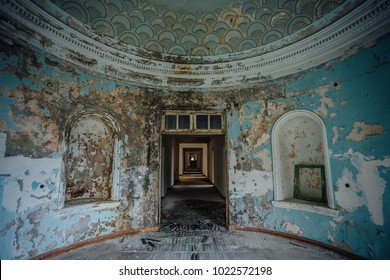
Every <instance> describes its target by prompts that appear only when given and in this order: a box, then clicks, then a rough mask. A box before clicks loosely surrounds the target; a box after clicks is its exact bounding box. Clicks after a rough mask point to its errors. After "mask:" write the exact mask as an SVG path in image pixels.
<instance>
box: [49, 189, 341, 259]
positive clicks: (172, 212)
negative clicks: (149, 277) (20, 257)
mask: <svg viewBox="0 0 390 280" xmlns="http://www.w3.org/2000/svg"><path fill="white" fill-rule="evenodd" d="M225 217H226V207H225V199H224V198H222V196H221V195H220V194H219V193H218V191H217V190H216V189H215V188H214V187H204V186H203V187H201V186H198V187H188V188H184V187H180V188H172V189H171V190H169V192H168V195H167V196H166V197H165V198H163V199H162V213H161V226H160V228H161V230H160V232H151V233H141V234H137V235H132V236H123V237H119V238H115V239H111V240H106V241H103V242H101V243H98V244H92V245H88V246H85V247H82V248H78V249H75V250H72V251H69V252H66V253H63V254H62V255H59V256H56V257H53V258H52V259H61V260H70V259H72V260H125V259H126V260H127V259H129V260H205V259H213V260H228V259H233V260H234V259H236V260H237V259H239V260H247V259H251V260H260V259H261V260H283V259H288V260H290V259H291V260H293V259H296V260H319V259H325V260H333V259H345V257H344V256H341V255H338V254H336V253H335V252H333V251H328V250H326V249H323V248H321V247H317V246H314V245H311V244H308V243H304V242H300V241H296V240H291V239H287V238H283V237H278V236H274V235H270V234H265V233H257V232H244V231H228V230H227V228H226V218H225Z"/></svg>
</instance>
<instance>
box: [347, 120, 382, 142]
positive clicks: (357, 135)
mask: <svg viewBox="0 0 390 280" xmlns="http://www.w3.org/2000/svg"><path fill="white" fill-rule="evenodd" d="M384 132H385V129H384V127H383V126H382V125H380V124H366V123H364V122H355V123H354V124H353V129H352V131H351V132H350V133H349V134H348V135H347V137H346V138H347V139H350V140H353V141H356V142H358V141H363V140H367V136H373V135H380V134H383V133H384Z"/></svg>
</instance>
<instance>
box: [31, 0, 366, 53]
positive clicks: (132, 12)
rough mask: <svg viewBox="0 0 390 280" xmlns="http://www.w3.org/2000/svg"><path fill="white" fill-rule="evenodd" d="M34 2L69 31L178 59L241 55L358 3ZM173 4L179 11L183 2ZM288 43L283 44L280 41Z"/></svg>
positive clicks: (349, 0) (329, 0)
mask: <svg viewBox="0 0 390 280" xmlns="http://www.w3.org/2000/svg"><path fill="white" fill-rule="evenodd" d="M34 1H35V2H36V3H37V4H38V5H40V6H41V7H42V8H43V9H45V10H46V11H47V12H48V13H50V14H52V15H55V16H56V18H58V19H60V20H61V21H62V22H64V23H66V22H67V21H68V22H69V19H70V18H71V19H72V23H73V25H72V27H73V28H76V30H78V31H80V32H81V33H84V30H85V28H84V26H87V27H88V29H90V30H92V31H93V32H94V33H95V34H99V35H102V36H105V37H109V38H111V39H114V40H117V41H119V42H120V43H121V44H123V45H126V44H128V45H132V46H135V47H138V48H142V49H145V50H148V51H155V52H159V53H165V54H170V55H181V56H209V55H224V54H229V53H236V52H242V51H245V50H248V49H253V48H257V47H259V46H264V45H269V44H271V43H273V42H275V41H277V40H280V39H282V38H286V37H288V36H290V35H292V34H295V33H297V32H298V31H302V30H306V34H307V35H309V34H310V33H314V32H315V31H317V30H319V29H321V28H323V27H324V26H326V25H328V24H330V23H331V22H332V20H324V21H321V22H320V21H318V20H319V19H320V18H323V17H324V16H327V15H329V14H332V15H333V16H339V17H340V16H342V15H344V14H346V13H347V12H349V11H350V10H352V9H353V8H354V7H356V6H358V5H359V4H360V3H361V2H362V0H311V1H307V0H297V1H286V0H277V1H248V0H246V1H235V0H231V1H226V0H225V3H226V4H225V5H226V6H225V7H224V8H222V9H215V10H209V7H208V6H210V5H208V6H207V4H206V5H205V8H204V12H202V13H195V12H192V11H183V10H182V9H175V8H173V7H172V6H173V4H174V3H173V2H175V1H169V2H168V3H161V4H162V5H164V6H158V5H156V4H155V3H151V2H149V1H126V2H121V1H114V0H95V1H93V2H92V1H88V0H50V1H49V0H46V1H42V0H34ZM39 2H40V4H39ZM175 3H176V5H177V6H179V7H180V5H183V3H184V2H183V1H176V2H175ZM178 3H180V4H179V5H178ZM165 5H168V7H166V6H165ZM191 5H193V3H191V4H189V6H191ZM314 22H316V24H315V25H314V24H313V23H314ZM309 27H310V28H309ZM84 34H85V33H84ZM288 41H289V40H284V43H285V44H287V43H288Z"/></svg>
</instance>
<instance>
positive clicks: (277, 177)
mask: <svg viewBox="0 0 390 280" xmlns="http://www.w3.org/2000/svg"><path fill="white" fill-rule="evenodd" d="M272 154H273V175H274V198H275V201H277V202H288V203H276V204H274V206H277V207H286V208H292V205H293V204H294V207H296V206H297V205H299V204H300V202H302V203H301V204H302V205H303V204H304V205H311V206H313V205H314V206H316V207H314V208H313V207H309V209H313V211H314V210H315V209H317V208H318V207H329V208H334V194H333V186H332V181H331V174H330V165H329V154H328V145H327V137H326V128H325V124H324V122H323V121H322V119H321V118H320V117H319V116H317V115H316V114H314V113H313V112H310V111H306V110H294V111H290V112H288V113H286V114H284V115H283V116H281V117H280V118H279V119H278V120H277V121H276V123H275V125H274V127H273V130H272ZM300 167H305V168H301V170H305V169H306V170H313V171H306V172H307V175H305V176H306V177H305V176H304V177H305V178H307V179H306V182H302V179H301V180H299V172H297V170H299V168H300ZM318 170H319V171H318ZM321 171H322V174H320V173H321ZM317 173H318V174H317ZM316 174H317V175H316ZM315 176H318V180H317V179H316V177H315ZM321 179H322V182H320V181H321ZM304 185H305V186H304ZM321 187H322V188H323V190H321V189H319V188H321ZM299 188H300V190H301V193H300V195H299V192H298V194H297V190H299ZM316 189H319V191H318V192H321V191H323V192H324V197H323V198H322V197H320V196H321V194H319V195H318V194H317V193H316V191H317V190H316ZM292 202H293V203H292ZM308 202H309V204H308ZM306 208H308V207H306Z"/></svg>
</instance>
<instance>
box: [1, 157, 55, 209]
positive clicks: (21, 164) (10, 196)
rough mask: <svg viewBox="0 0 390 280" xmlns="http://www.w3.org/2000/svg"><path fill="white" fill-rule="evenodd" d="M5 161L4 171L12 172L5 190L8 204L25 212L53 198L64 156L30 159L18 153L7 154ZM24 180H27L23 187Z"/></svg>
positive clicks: (3, 163)
mask: <svg viewBox="0 0 390 280" xmlns="http://www.w3.org/2000/svg"><path fill="white" fill-rule="evenodd" d="M2 161H3V162H2V164H1V165H0V174H10V176H9V177H8V178H9V179H7V180H8V183H7V184H5V186H4V190H3V191H4V194H3V201H2V205H3V207H4V208H6V209H7V210H8V211H10V212H24V211H27V210H28V209H30V208H32V207H34V206H36V205H39V204H43V203H46V202H49V201H51V199H52V198H53V197H52V193H53V192H54V191H56V188H55V186H58V185H59V180H60V178H59V177H60V174H59V170H60V168H61V158H50V159H48V158H41V159H30V158H26V157H23V156H16V157H6V158H5V159H3V160H2ZM27 170H28V172H26V171H27ZM20 180H22V181H23V188H22V189H21V188H20V184H19V182H20ZM35 186H36V187H35ZM20 198H21V200H19V199H20ZM18 202H19V203H18Z"/></svg>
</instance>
